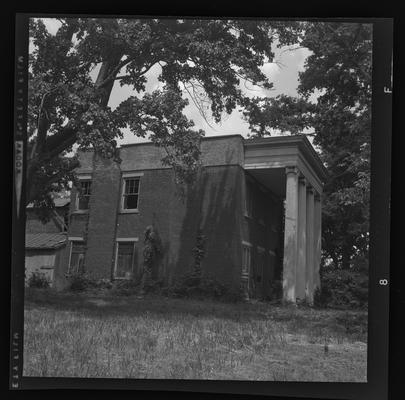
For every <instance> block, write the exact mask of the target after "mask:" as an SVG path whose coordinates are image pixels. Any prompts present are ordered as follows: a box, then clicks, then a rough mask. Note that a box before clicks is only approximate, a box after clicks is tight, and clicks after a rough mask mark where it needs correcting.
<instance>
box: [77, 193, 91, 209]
mask: <svg viewBox="0 0 405 400" xmlns="http://www.w3.org/2000/svg"><path fill="white" fill-rule="evenodd" d="M89 200H90V196H83V195H79V205H78V208H79V210H88V208H89Z"/></svg>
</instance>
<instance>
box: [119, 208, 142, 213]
mask: <svg viewBox="0 0 405 400" xmlns="http://www.w3.org/2000/svg"><path fill="white" fill-rule="evenodd" d="M120 214H139V210H138V209H137V208H134V209H128V210H120Z"/></svg>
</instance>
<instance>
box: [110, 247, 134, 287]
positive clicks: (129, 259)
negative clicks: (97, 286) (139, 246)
mask: <svg viewBox="0 0 405 400" xmlns="http://www.w3.org/2000/svg"><path fill="white" fill-rule="evenodd" d="M134 255H135V242H124V243H121V242H117V256H116V264H115V273H114V277H115V278H126V279H128V278H130V277H132V275H133V271H134Z"/></svg>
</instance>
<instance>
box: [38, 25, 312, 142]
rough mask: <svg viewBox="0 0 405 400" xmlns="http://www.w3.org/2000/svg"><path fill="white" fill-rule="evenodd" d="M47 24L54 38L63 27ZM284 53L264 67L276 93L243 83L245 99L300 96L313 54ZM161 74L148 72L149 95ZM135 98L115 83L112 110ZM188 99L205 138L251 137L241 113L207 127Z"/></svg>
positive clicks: (129, 139)
mask: <svg viewBox="0 0 405 400" xmlns="http://www.w3.org/2000/svg"><path fill="white" fill-rule="evenodd" d="M44 23H45V25H46V27H47V29H48V31H49V32H50V33H52V34H55V33H56V31H57V29H58V28H59V26H60V23H59V21H57V20H56V19H44ZM285 50H286V48H281V49H278V48H276V47H275V46H274V48H273V51H274V53H275V58H274V62H272V63H267V64H264V65H263V67H262V71H263V72H264V73H265V75H266V76H267V77H268V78H269V80H270V82H272V83H273V89H272V90H265V89H263V88H260V87H257V86H253V85H252V84H250V83H246V85H245V84H244V83H241V85H240V87H241V89H242V91H243V92H244V93H245V94H246V95H248V96H250V97H253V96H261V97H275V96H277V95H279V94H285V95H291V96H295V95H296V94H297V87H298V73H299V72H300V71H302V70H303V69H304V63H305V60H306V58H307V57H308V56H309V55H310V52H309V50H307V49H305V48H299V49H297V50H293V51H285ZM97 70H98V68H97V67H96V68H95V69H94V70H93V72H92V74H91V75H92V78H93V79H95V77H96V75H97ZM159 73H160V66H159V65H156V66H154V67H153V68H152V69H151V70H150V71H149V72H148V74H147V75H146V77H147V78H148V80H147V84H146V92H151V91H153V90H156V89H158V88H159V85H160V82H159V81H158V79H157V77H158V75H159ZM133 95H137V93H136V92H135V91H134V90H133V89H132V88H131V87H129V86H127V85H125V86H123V87H121V86H120V84H119V82H118V81H116V82H115V84H114V87H113V90H112V92H111V96H110V101H109V106H110V107H111V108H112V109H114V108H115V107H116V106H117V105H118V104H119V103H120V102H121V101H123V100H125V99H126V98H128V97H129V96H133ZM138 96H139V95H138ZM185 97H187V98H188V99H189V105H188V106H187V107H186V108H185V110H184V113H185V115H186V116H187V117H188V118H189V119H191V120H193V121H194V123H195V127H194V128H195V129H202V130H204V131H205V135H206V136H216V135H231V134H240V135H242V136H244V137H247V135H248V134H249V125H248V123H247V122H246V121H244V120H243V118H242V114H241V113H240V112H239V111H237V110H234V111H233V112H232V114H230V115H228V114H225V115H224V116H223V118H222V120H221V122H220V123H215V122H214V120H213V118H212V117H211V118H209V117H208V118H207V120H208V122H209V124H208V123H207V122H206V121H205V120H204V118H203V116H202V115H201V114H200V112H199V111H198V110H197V108H196V106H195V105H194V104H193V102H192V100H191V99H190V97H189V96H188V95H185ZM208 116H209V114H208ZM123 134H124V138H123V139H118V140H117V142H118V144H127V143H138V142H141V141H145V140H147V139H142V138H137V137H136V136H134V135H133V134H132V133H131V132H130V131H129V130H128V129H124V130H123Z"/></svg>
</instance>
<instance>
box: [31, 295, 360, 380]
mask: <svg viewBox="0 0 405 400" xmlns="http://www.w3.org/2000/svg"><path fill="white" fill-rule="evenodd" d="M366 335H367V312H366V311H337V310H315V309H311V308H304V307H292V306H290V307H286V306H284V307H282V306H276V305H271V304H268V303H261V302H257V303H243V304H225V303H215V302H211V301H206V302H205V301H204V302H203V301H196V300H180V299H166V298H162V297H145V298H137V297H111V296H108V295H104V296H101V295H89V294H87V295H78V294H67V293H63V294H58V293H54V292H50V293H49V292H48V293H47V292H44V291H38V290H36V291H34V292H33V291H32V289H31V291H29V292H28V293H27V294H26V307H25V333H24V376H49V377H103V378H155V379H166V378H167V379H227V380H277V381H337V382H364V381H366V362H367V344H366V341H367V337H366ZM325 347H327V351H326V349H325Z"/></svg>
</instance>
